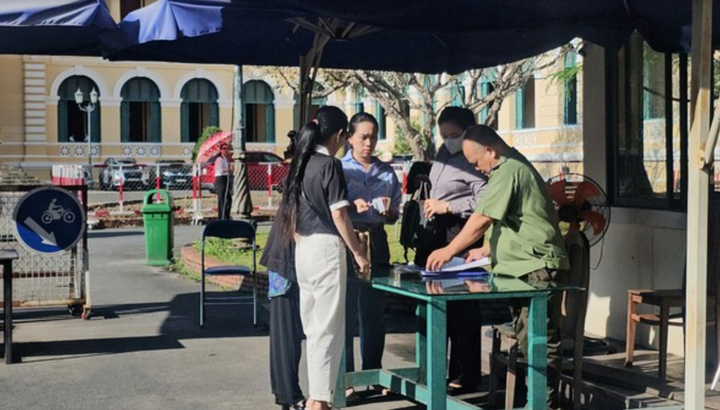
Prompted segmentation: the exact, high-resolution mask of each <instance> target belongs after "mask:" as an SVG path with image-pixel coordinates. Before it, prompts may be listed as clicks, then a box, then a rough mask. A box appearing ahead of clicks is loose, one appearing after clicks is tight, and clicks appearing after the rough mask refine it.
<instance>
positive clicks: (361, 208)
mask: <svg viewBox="0 0 720 410" xmlns="http://www.w3.org/2000/svg"><path fill="white" fill-rule="evenodd" d="M354 204H355V210H356V211H357V213H359V214H362V213H365V212H367V211H369V210H370V204H369V203H367V201H365V200H364V199H362V198H358V199H356V200H355V202H354Z"/></svg>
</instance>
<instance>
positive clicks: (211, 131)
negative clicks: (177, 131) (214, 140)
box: [192, 125, 222, 162]
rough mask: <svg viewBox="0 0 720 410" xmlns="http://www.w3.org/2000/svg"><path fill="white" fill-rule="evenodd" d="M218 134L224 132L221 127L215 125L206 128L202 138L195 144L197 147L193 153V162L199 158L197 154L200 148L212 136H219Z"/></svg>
mask: <svg viewBox="0 0 720 410" xmlns="http://www.w3.org/2000/svg"><path fill="white" fill-rule="evenodd" d="M218 132H222V129H220V127H216V126H214V125H211V126H209V127H205V129H203V132H202V135H200V138H198V140H197V142H196V143H195V147H194V148H193V153H192V160H193V162H195V158H197V154H198V150H200V146H201V145H202V144H203V143H204V142H205V141H207V139H208V138H210V137H211V136H212V135H215V134H217V133H218Z"/></svg>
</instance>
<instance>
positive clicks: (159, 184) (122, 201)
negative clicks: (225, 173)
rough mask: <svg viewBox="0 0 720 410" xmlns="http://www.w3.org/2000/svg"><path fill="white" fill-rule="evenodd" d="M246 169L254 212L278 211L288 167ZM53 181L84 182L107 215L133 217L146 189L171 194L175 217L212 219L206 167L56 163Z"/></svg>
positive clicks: (212, 178) (214, 203)
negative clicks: (162, 190) (210, 216)
mask: <svg viewBox="0 0 720 410" xmlns="http://www.w3.org/2000/svg"><path fill="white" fill-rule="evenodd" d="M247 168H248V180H249V181H248V182H249V185H250V194H251V199H252V203H253V207H254V209H255V210H261V211H273V210H275V209H277V207H278V205H279V204H280V199H281V196H282V184H283V183H284V181H285V178H286V176H287V173H288V169H289V165H288V164H284V163H249V164H248V165H247ZM52 182H53V184H55V185H64V186H68V185H85V184H87V186H88V200H89V204H90V205H91V206H92V207H94V208H97V207H98V206H102V208H104V209H105V210H106V211H107V212H109V213H110V214H118V215H122V214H135V213H137V212H138V211H139V209H140V206H141V201H142V199H143V197H144V194H145V192H146V191H148V190H150V189H166V190H168V191H170V193H171V195H172V196H173V200H174V202H175V205H178V206H179V207H180V211H179V212H180V213H188V214H191V215H198V214H210V215H211V214H213V213H214V212H217V197H216V195H215V186H214V182H215V174H214V168H213V167H212V165H211V164H187V163H156V164H134V163H129V164H125V163H117V164H111V165H96V166H93V167H89V166H88V165H80V164H74V165H55V166H53V169H52Z"/></svg>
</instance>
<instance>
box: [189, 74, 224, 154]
mask: <svg viewBox="0 0 720 410" xmlns="http://www.w3.org/2000/svg"><path fill="white" fill-rule="evenodd" d="M180 97H181V98H182V104H181V105H180V141H182V142H196V141H197V140H198V138H200V135H201V134H202V131H203V129H205V127H208V126H210V125H214V126H218V125H219V120H218V104H217V100H218V92H217V89H216V88H215V86H214V85H213V84H212V83H211V82H210V81H208V80H202V79H195V80H190V81H188V82H187V83H186V84H185V85H184V86H183V88H182V91H181V92H180Z"/></svg>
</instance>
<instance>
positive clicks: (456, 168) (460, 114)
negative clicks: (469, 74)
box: [415, 107, 487, 266]
mask: <svg viewBox="0 0 720 410" xmlns="http://www.w3.org/2000/svg"><path fill="white" fill-rule="evenodd" d="M473 125H475V115H474V114H473V112H472V111H470V110H469V109H467V108H462V107H447V108H445V109H444V110H443V111H442V112H441V113H440V117H439V118H438V126H439V128H440V135H441V136H442V139H443V144H442V146H441V147H440V149H439V150H438V153H437V156H436V158H435V160H434V161H433V164H432V168H431V169H430V175H429V179H430V183H431V184H432V187H431V190H430V199H428V200H426V201H425V202H424V212H425V216H426V217H427V218H429V219H432V225H433V231H434V233H435V235H434V240H433V241H432V242H431V243H429V244H428V245H427V246H424V247H422V248H420V249H418V250H417V253H416V254H415V264H416V265H418V266H425V262H426V260H427V257H428V256H429V255H430V253H431V252H432V251H434V250H435V249H438V248H442V247H444V246H445V245H447V244H448V243H450V242H451V241H452V240H453V239H454V238H455V236H456V235H457V234H458V233H459V232H460V231H461V230H462V227H463V225H465V219H464V218H463V214H465V215H470V214H472V212H473V210H474V209H475V207H476V206H477V203H478V200H479V199H480V195H481V194H482V192H483V189H484V188H485V184H486V182H487V178H485V176H484V175H482V174H481V173H480V172H478V171H476V170H475V169H474V168H473V167H472V166H471V165H470V163H468V161H467V160H466V159H465V157H464V156H463V153H462V142H463V138H462V137H463V134H464V133H465V130H467V129H468V128H470V127H471V126H473Z"/></svg>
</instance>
